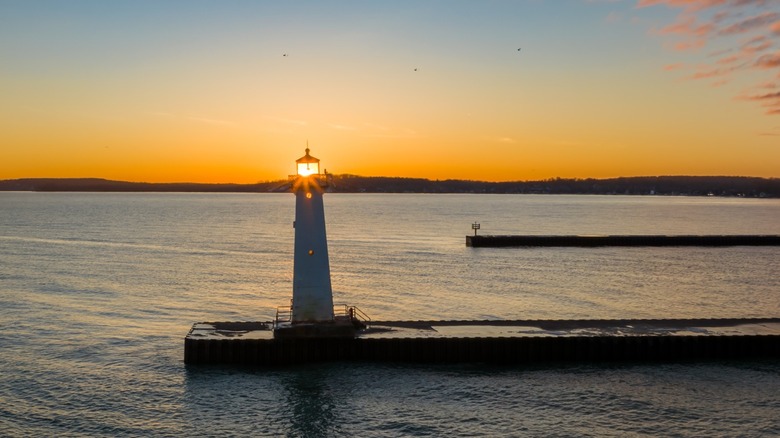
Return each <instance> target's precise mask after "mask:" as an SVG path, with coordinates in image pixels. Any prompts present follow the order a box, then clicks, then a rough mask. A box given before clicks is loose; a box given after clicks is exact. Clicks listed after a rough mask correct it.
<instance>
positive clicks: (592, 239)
mask: <svg viewBox="0 0 780 438" xmlns="http://www.w3.org/2000/svg"><path fill="white" fill-rule="evenodd" d="M466 246H472V247H493V248H495V247H513V246H541V247H554V246H583V247H596V246H780V235H708V236H696V235H694V236H664V235H614V236H576V235H575V236H531V235H495V236H490V235H485V236H466Z"/></svg>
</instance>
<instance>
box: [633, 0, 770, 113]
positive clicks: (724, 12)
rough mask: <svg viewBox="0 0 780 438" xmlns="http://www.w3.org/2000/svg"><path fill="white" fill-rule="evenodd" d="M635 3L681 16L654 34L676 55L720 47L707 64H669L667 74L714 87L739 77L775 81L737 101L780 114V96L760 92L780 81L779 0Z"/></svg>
mask: <svg viewBox="0 0 780 438" xmlns="http://www.w3.org/2000/svg"><path fill="white" fill-rule="evenodd" d="M636 4H637V8H638V9H641V8H647V7H651V6H666V7H668V8H672V9H677V10H678V11H679V12H678V14H677V16H676V18H675V21H674V22H673V23H669V24H667V25H665V26H663V27H661V28H660V29H656V30H654V31H653V32H652V34H654V35H657V36H659V37H661V38H664V39H666V40H669V41H668V43H667V44H666V46H667V47H669V48H671V49H672V50H675V51H680V52H698V51H700V50H702V49H705V48H706V47H708V46H710V45H716V46H717V49H716V50H714V51H712V52H711V53H710V54H709V55H708V58H709V59H708V60H707V61H705V62H703V63H701V62H700V63H691V64H683V63H677V64H670V65H666V66H664V67H663V69H664V70H667V71H676V70H687V71H689V72H690V71H692V72H693V73H690V74H688V76H687V78H688V79H693V80H707V81H709V82H710V84H711V85H712V86H721V85H724V84H726V83H729V82H730V81H732V79H734V78H736V77H746V78H750V79H751V80H753V78H759V79H758V80H759V81H766V80H767V79H770V82H759V83H758V84H756V85H754V86H751V87H749V88H748V89H747V90H745V91H744V92H743V93H742V94H741V95H739V96H737V98H738V99H740V100H746V101H752V102H757V103H759V104H760V105H762V106H764V107H765V108H766V114H771V115H777V114H780V95H778V94H777V93H766V92H760V89H761V88H762V87H763V85H766V84H767V83H771V84H773V85H774V84H776V82H778V81H780V50H777V48H778V47H780V1H778V0H637V3H636ZM773 50H774V51H773Z"/></svg>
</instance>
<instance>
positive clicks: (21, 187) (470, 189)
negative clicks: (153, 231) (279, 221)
mask: <svg viewBox="0 0 780 438" xmlns="http://www.w3.org/2000/svg"><path fill="white" fill-rule="evenodd" d="M288 189H289V183H288V182H287V180H278V181H268V182H259V183H255V184H201V183H139V182H125V181H111V180H106V179H98V178H63V179H60V178H29V179H14V180H4V181H0V191H37V192H206V193H218V192H225V193H228V192H229V193H241V192H244V193H262V192H283V191H287V190H288ZM329 190H330V191H332V192H338V193H518V194H594V195H615V194H617V195H687V196H744V197H751V198H759V197H761V198H777V197H780V178H754V177H736V176H652V177H624V178H610V179H593V178H586V179H578V178H575V179H567V178H553V179H548V180H543V181H513V182H485V181H468V180H429V179H423V178H395V177H364V176H356V175H332V182H331V185H330V188H329Z"/></svg>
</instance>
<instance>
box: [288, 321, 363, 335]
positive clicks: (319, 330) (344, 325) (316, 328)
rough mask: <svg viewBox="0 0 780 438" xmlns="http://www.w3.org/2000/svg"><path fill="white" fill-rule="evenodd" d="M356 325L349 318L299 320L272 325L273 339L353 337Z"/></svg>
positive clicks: (356, 328)
mask: <svg viewBox="0 0 780 438" xmlns="http://www.w3.org/2000/svg"><path fill="white" fill-rule="evenodd" d="M357 330H358V327H357V326H356V325H355V324H353V323H352V321H349V320H338V319H337V320H334V321H327V322H299V323H288V324H279V325H277V326H276V327H274V330H273V332H274V339H288V338H354V337H355V334H356V333H357Z"/></svg>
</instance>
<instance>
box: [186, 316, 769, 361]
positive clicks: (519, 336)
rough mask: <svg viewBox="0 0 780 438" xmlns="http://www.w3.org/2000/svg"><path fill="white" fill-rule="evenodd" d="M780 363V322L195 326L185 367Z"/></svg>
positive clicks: (761, 320) (767, 320) (539, 322)
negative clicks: (286, 334) (317, 328)
mask: <svg viewBox="0 0 780 438" xmlns="http://www.w3.org/2000/svg"><path fill="white" fill-rule="evenodd" d="M767 358H780V318H762V319H677V320H672V319H668V320H663V319H658V320H528V321H379V322H372V323H371V325H370V326H369V327H367V328H366V329H365V330H362V331H360V332H359V333H358V334H357V336H355V337H354V338H282V339H274V336H273V331H272V324H271V323H270V322H214V323H198V324H195V325H194V326H193V327H192V329H191V330H190V332H189V333H188V334H187V336H186V337H185V340H184V362H185V363H187V364H244V365H253V366H267V367H274V366H286V365H294V364H305V363H315V362H333V361H342V362H344V361H347V362H409V363H466V362H474V363H499V364H524V363H536V362H615V361H640V362H659V361H662V362H678V361H702V360H741V359H767Z"/></svg>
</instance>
